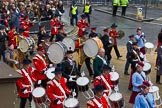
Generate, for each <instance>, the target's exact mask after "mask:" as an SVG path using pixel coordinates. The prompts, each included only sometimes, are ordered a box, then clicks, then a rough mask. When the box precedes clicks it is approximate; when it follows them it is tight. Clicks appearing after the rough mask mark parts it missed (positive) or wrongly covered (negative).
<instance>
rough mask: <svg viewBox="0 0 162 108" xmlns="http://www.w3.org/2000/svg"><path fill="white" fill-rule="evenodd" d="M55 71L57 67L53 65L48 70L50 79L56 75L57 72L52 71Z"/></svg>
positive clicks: (47, 74) (47, 73)
mask: <svg viewBox="0 0 162 108" xmlns="http://www.w3.org/2000/svg"><path fill="white" fill-rule="evenodd" d="M53 71H55V68H54V67H51V68H49V69H48V70H47V71H46V76H47V78H48V79H50V80H52V79H53V78H54V77H55V74H54V73H51V72H53Z"/></svg>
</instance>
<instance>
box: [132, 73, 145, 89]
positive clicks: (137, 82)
mask: <svg viewBox="0 0 162 108" xmlns="http://www.w3.org/2000/svg"><path fill="white" fill-rule="evenodd" d="M142 76H143V77H142ZM144 80H146V75H145V73H144V72H143V71H142V72H141V73H138V72H135V73H134V74H133V75H132V84H133V91H135V92H140V91H141V90H140V89H139V88H138V87H139V86H141V85H142V84H143V81H144Z"/></svg>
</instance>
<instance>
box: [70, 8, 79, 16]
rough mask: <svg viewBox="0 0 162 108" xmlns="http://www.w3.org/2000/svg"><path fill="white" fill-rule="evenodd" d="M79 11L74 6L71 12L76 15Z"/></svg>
mask: <svg viewBox="0 0 162 108" xmlns="http://www.w3.org/2000/svg"><path fill="white" fill-rule="evenodd" d="M77 9H78V7H77V6H72V10H71V13H72V15H76V14H77Z"/></svg>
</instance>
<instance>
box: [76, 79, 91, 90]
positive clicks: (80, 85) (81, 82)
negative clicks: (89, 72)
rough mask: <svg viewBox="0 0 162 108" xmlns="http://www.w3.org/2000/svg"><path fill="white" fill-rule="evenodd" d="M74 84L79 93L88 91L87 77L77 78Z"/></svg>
mask: <svg viewBox="0 0 162 108" xmlns="http://www.w3.org/2000/svg"><path fill="white" fill-rule="evenodd" d="M76 83H77V85H78V88H79V91H81V92H85V91H88V89H89V87H88V84H89V79H88V78H87V77H79V78H78V79H77V80H76Z"/></svg>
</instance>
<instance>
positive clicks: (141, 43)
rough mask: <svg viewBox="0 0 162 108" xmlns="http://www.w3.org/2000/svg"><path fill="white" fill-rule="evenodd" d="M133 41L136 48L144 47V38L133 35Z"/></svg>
mask: <svg viewBox="0 0 162 108" xmlns="http://www.w3.org/2000/svg"><path fill="white" fill-rule="evenodd" d="M135 39H136V41H137V44H138V47H139V48H142V47H144V40H143V39H144V36H139V35H135Z"/></svg>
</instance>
